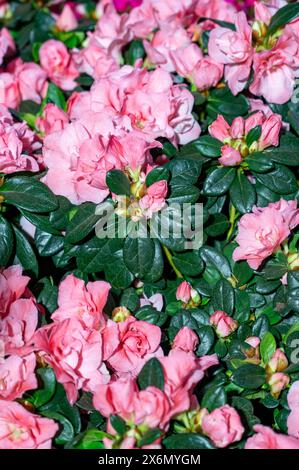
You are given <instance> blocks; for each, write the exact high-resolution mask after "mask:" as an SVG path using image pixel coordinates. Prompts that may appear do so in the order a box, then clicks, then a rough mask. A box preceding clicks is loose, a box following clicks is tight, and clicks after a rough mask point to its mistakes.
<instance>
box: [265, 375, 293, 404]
mask: <svg viewBox="0 0 299 470" xmlns="http://www.w3.org/2000/svg"><path fill="white" fill-rule="evenodd" d="M289 382H290V377H289V376H288V375H286V374H284V373H283V372H276V373H275V374H273V375H272V376H271V378H270V380H269V381H268V384H269V386H270V389H271V395H272V396H273V397H274V398H278V397H279V395H280V392H281V391H282V390H284V389H285V388H286V387H287V386H288V385H289Z"/></svg>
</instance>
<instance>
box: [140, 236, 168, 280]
mask: <svg viewBox="0 0 299 470" xmlns="http://www.w3.org/2000/svg"><path fill="white" fill-rule="evenodd" d="M153 242H154V245H155V254H154V259H153V263H152V267H151V269H150V270H149V271H148V272H147V273H146V274H145V276H144V280H145V281H146V282H156V281H158V280H159V279H160V278H161V276H162V274H163V270H164V259H163V254H162V248H161V245H160V243H159V241H158V240H156V239H155V238H154V239H153Z"/></svg>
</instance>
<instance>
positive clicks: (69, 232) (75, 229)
mask: <svg viewBox="0 0 299 470" xmlns="http://www.w3.org/2000/svg"><path fill="white" fill-rule="evenodd" d="M99 218H100V216H99V215H98V214H96V205H95V204H93V203H91V202H85V203H84V204H81V206H78V207H77V212H76V213H75V215H74V216H73V218H72V219H71V220H70V222H69V223H68V225H67V227H66V234H65V239H66V241H67V242H68V243H73V244H75V243H78V242H79V241H81V240H83V238H85V237H86V236H87V235H89V233H90V232H92V230H93V229H94V227H95V225H96V223H97V222H98V221H99Z"/></svg>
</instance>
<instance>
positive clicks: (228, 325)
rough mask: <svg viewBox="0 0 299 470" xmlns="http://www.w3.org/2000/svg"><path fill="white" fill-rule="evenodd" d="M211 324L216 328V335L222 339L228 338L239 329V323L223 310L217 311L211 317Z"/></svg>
mask: <svg viewBox="0 0 299 470" xmlns="http://www.w3.org/2000/svg"><path fill="white" fill-rule="evenodd" d="M210 324H211V325H213V326H214V327H215V329H216V333H217V335H218V336H220V338H226V337H227V336H229V335H230V334H231V333H232V332H233V331H235V330H236V329H237V328H238V322H237V321H236V320H234V319H233V318H232V317H230V316H229V315H227V313H225V312H224V311H223V310H217V311H216V312H214V313H213V315H211V317H210Z"/></svg>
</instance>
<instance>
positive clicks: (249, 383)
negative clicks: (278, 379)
mask: <svg viewBox="0 0 299 470" xmlns="http://www.w3.org/2000/svg"><path fill="white" fill-rule="evenodd" d="M232 381H233V382H234V383H236V384H237V385H239V386H240V387H243V388H246V389H248V390H255V389H257V388H259V387H261V386H262V385H264V383H265V381H266V373H265V370H264V369H263V368H262V367H260V366H256V365H254V364H244V365H242V366H240V367H239V368H238V369H237V370H236V371H235V372H234V374H233V376H232Z"/></svg>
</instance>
